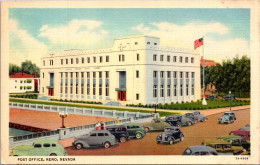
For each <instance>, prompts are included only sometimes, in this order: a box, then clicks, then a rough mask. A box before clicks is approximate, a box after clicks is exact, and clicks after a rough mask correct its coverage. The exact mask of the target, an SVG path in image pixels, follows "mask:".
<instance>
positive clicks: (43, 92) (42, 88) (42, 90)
mask: <svg viewBox="0 0 260 165" xmlns="http://www.w3.org/2000/svg"><path fill="white" fill-rule="evenodd" d="M20 89H21V88H20ZM42 93H44V87H42Z"/></svg>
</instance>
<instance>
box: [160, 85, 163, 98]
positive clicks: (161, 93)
mask: <svg viewBox="0 0 260 165" xmlns="http://www.w3.org/2000/svg"><path fill="white" fill-rule="evenodd" d="M160 97H164V86H163V85H161V92H160Z"/></svg>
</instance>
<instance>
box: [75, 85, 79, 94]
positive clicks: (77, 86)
mask: <svg viewBox="0 0 260 165" xmlns="http://www.w3.org/2000/svg"><path fill="white" fill-rule="evenodd" d="M78 90H79V84H76V94H78Z"/></svg>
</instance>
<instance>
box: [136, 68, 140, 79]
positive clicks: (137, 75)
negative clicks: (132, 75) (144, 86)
mask: <svg viewBox="0 0 260 165" xmlns="http://www.w3.org/2000/svg"><path fill="white" fill-rule="evenodd" d="M136 78H139V70H137V71H136Z"/></svg>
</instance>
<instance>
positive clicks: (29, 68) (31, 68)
mask: <svg viewBox="0 0 260 165" xmlns="http://www.w3.org/2000/svg"><path fill="white" fill-rule="evenodd" d="M22 71H24V72H25V73H27V74H32V75H33V74H34V73H35V72H36V73H37V76H40V69H39V67H37V66H36V64H33V63H32V62H31V61H30V60H26V61H25V62H22V64H21V66H17V65H15V64H11V63H10V64H9V75H12V74H14V72H16V73H19V72H22Z"/></svg>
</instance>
